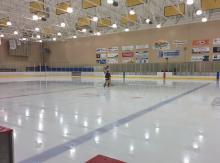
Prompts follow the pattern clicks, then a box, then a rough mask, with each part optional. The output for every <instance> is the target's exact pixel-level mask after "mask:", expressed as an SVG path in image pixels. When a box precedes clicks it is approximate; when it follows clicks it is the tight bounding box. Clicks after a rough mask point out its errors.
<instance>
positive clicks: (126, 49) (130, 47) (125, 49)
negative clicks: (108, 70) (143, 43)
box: [121, 45, 134, 51]
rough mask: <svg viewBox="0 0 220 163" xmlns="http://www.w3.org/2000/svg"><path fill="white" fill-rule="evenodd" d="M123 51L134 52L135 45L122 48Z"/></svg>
mask: <svg viewBox="0 0 220 163" xmlns="http://www.w3.org/2000/svg"><path fill="white" fill-rule="evenodd" d="M121 49H122V51H133V50H134V46H133V45H127V46H122V47H121Z"/></svg>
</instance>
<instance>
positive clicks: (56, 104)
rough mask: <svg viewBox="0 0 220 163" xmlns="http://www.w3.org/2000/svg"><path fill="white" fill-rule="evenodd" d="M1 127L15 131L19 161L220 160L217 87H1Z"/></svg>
mask: <svg viewBox="0 0 220 163" xmlns="http://www.w3.org/2000/svg"><path fill="white" fill-rule="evenodd" d="M0 90H1V91H0V124H1V125H2V126H5V127H9V128H13V129H14V143H15V147H14V148H15V162H16V163H44V162H45V163H73V162H74V163H84V162H85V161H87V160H89V159H91V158H93V157H94V156H96V155H98V154H102V155H105V156H109V157H112V158H116V159H119V160H121V161H124V162H127V163H218V162H219V160H220V152H219V151H220V141H219V138H220V125H219V124H220V93H219V92H220V88H219V83H218V82H209V81H204V82H197V81H194V82H189V81H165V82H163V81H162V80H157V81H156V80H155V81H154V80H152V81H125V82H123V81H120V80H118V81H113V86H112V87H110V88H103V81H102V80H92V79H91V80H81V79H75V78H74V79H73V80H70V81H62V80H60V81H44V80H43V81H26V82H3V83H0Z"/></svg>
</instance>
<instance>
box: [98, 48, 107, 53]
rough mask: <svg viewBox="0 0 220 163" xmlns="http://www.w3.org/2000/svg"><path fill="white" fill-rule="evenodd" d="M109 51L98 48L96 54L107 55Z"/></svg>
mask: <svg viewBox="0 0 220 163" xmlns="http://www.w3.org/2000/svg"><path fill="white" fill-rule="evenodd" d="M107 52H108V50H107V49H106V48H98V49H96V53H107Z"/></svg>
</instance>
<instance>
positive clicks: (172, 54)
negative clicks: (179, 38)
mask: <svg viewBox="0 0 220 163" xmlns="http://www.w3.org/2000/svg"><path fill="white" fill-rule="evenodd" d="M178 56H180V50H169V51H159V57H160V58H173V57H178Z"/></svg>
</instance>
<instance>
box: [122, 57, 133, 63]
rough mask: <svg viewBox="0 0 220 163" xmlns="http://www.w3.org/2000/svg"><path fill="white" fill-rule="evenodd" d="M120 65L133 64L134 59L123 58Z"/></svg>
mask: <svg viewBox="0 0 220 163" xmlns="http://www.w3.org/2000/svg"><path fill="white" fill-rule="evenodd" d="M122 63H134V59H133V58H123V59H122Z"/></svg>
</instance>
